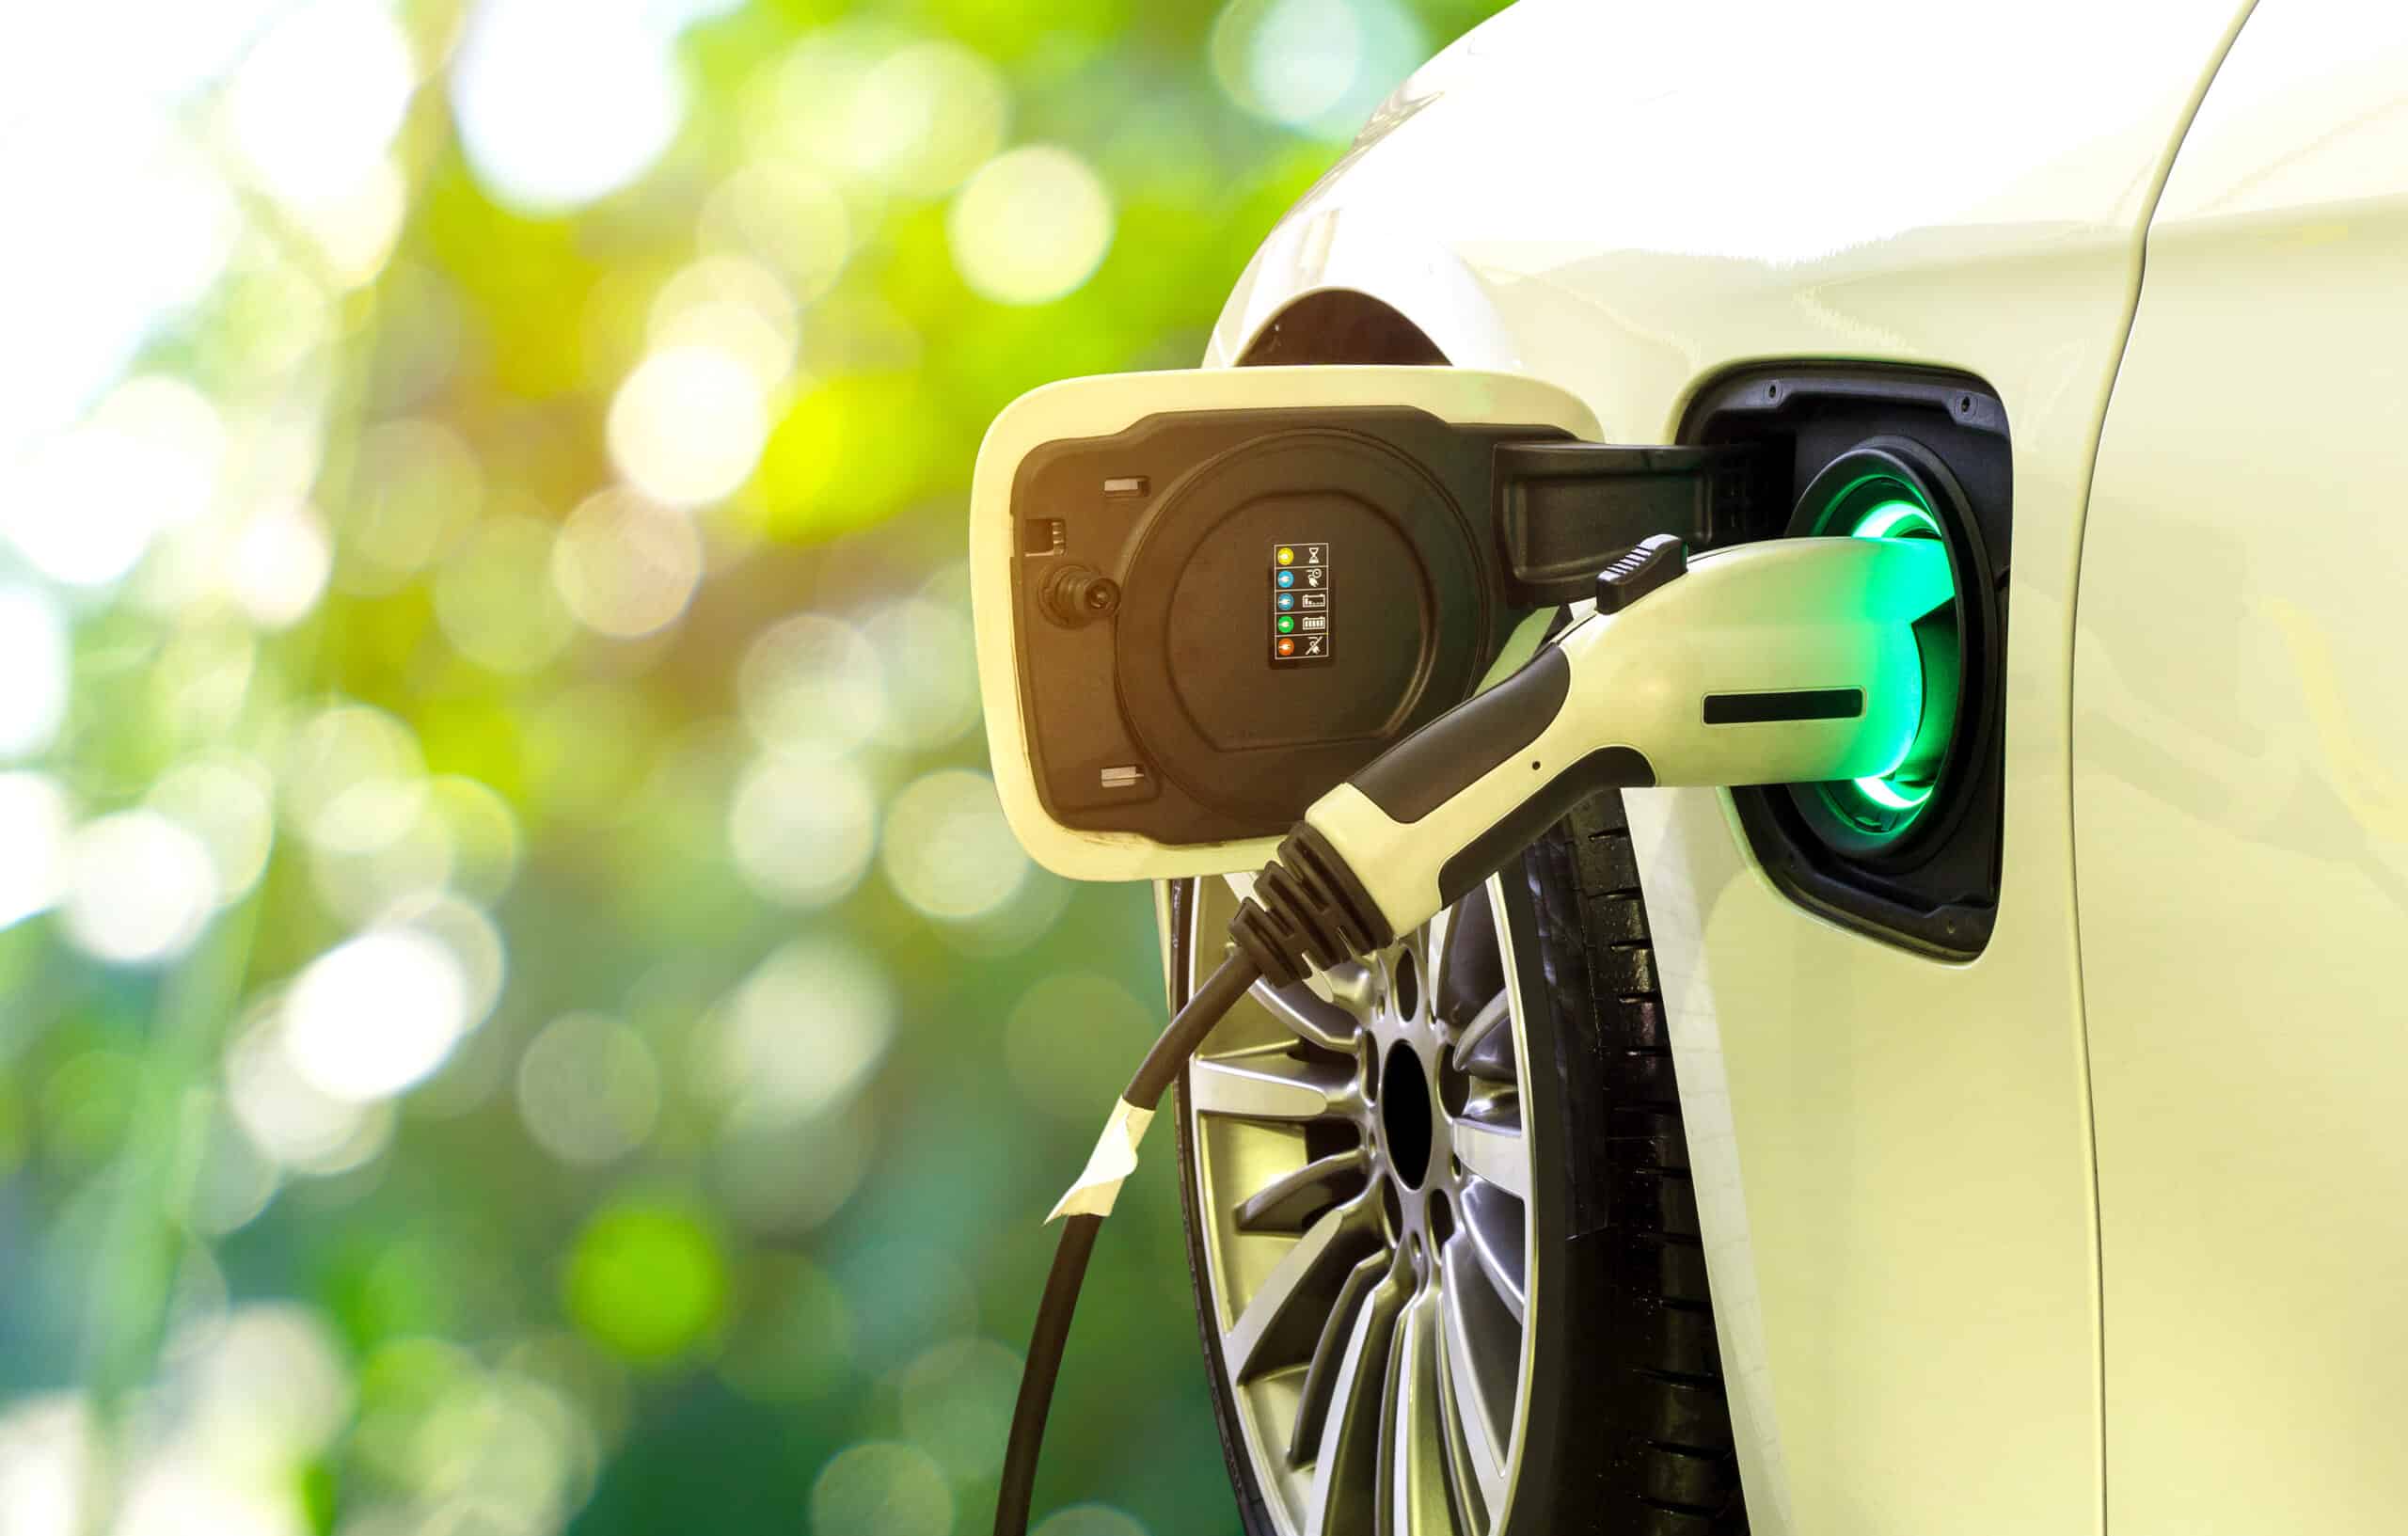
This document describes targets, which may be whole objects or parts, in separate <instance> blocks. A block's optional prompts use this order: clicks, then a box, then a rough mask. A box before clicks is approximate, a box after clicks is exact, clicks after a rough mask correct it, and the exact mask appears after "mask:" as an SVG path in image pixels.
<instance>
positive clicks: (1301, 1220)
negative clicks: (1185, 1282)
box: [1189, 891, 1531, 1536]
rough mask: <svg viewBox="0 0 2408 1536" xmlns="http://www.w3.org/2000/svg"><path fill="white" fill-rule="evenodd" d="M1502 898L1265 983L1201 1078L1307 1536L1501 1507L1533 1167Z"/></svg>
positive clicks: (1250, 1423) (1202, 1104) (1409, 1534)
mask: <svg viewBox="0 0 2408 1536" xmlns="http://www.w3.org/2000/svg"><path fill="white" fill-rule="evenodd" d="M1497 899H1498V898H1497V896H1496V895H1495V893H1494V892H1493V891H1484V892H1481V893H1479V894H1478V895H1475V896H1474V897H1472V898H1470V899H1468V900H1466V901H1465V903H1464V904H1463V906H1461V907H1459V908H1456V909H1451V910H1450V911H1447V912H1443V913H1441V914H1440V915H1439V916H1438V918H1436V919H1435V920H1434V921H1433V923H1432V924H1431V926H1430V927H1429V928H1428V929H1427V930H1425V931H1421V932H1416V933H1413V934H1409V935H1407V936H1405V937H1404V939H1403V940H1402V941H1401V942H1399V943H1397V944H1396V945H1394V946H1392V947H1390V948H1389V949H1388V950H1386V951H1385V952H1384V953H1382V954H1380V955H1378V956H1375V957H1372V958H1369V959H1367V960H1366V961H1364V962H1363V963H1360V964H1355V965H1347V966H1341V967H1339V968H1338V969H1336V970H1334V971H1332V972H1330V973H1327V974H1324V975H1323V976H1320V977H1317V978H1316V983H1315V986H1314V987H1313V988H1311V989H1309V990H1308V989H1305V988H1290V989H1284V990H1276V991H1274V990H1270V989H1267V988H1262V987H1258V988H1257V989H1256V990H1255V992H1254V993H1253V994H1252V1001H1253V1005H1254V1006H1253V1007H1252V1008H1251V1009H1248V1008H1240V1009H1238V1010H1233V1014H1232V1018H1231V1020H1230V1021H1227V1022H1225V1024H1224V1026H1223V1027H1222V1028H1221V1029H1220V1030H1217V1031H1216V1032H1215V1033H1214V1035H1213V1037H1212V1039H1211V1040H1210V1041H1208V1042H1207V1045H1206V1048H1205V1051H1204V1052H1203V1053H1202V1054H1200V1055H1199V1056H1198V1058H1197V1059H1196V1062H1195V1063H1194V1064H1193V1066H1192V1067H1191V1069H1190V1101H1189V1113H1190V1114H1191V1115H1192V1116H1194V1122H1193V1124H1194V1131H1193V1134H1194V1135H1195V1137H1196V1146H1197V1148H1198V1159H1197V1162H1198V1171H1199V1173H1200V1175H1201V1177H1202V1180H1203V1187H1204V1188H1205V1189H1206V1190H1207V1191H1208V1192H1209V1198H1210V1199H1211V1200H1212V1202H1213V1204H1214V1205H1215V1206H1216V1208H1217V1209H1218V1211H1220V1212H1221V1213H1222V1214H1220V1215H1219V1216H1217V1217H1216V1218H1215V1219H1214V1222H1213V1234H1212V1237H1211V1238H1210V1239H1208V1251H1209V1255H1210V1259H1209V1269H1210V1276H1211V1284H1212V1287H1213V1289H1214V1291H1215V1292H1216V1294H1218V1295H1219V1296H1220V1297H1221V1298H1222V1302H1221V1305H1222V1306H1223V1307H1224V1308H1225V1310H1224V1312H1223V1316H1224V1319H1225V1322H1224V1326H1223V1337H1222V1345H1221V1354H1222V1365H1223V1369H1224V1370H1225V1371H1226V1372H1227V1374H1228V1381H1229V1385H1230V1387H1231V1389H1232V1391H1233V1392H1234V1393H1235V1394H1236V1396H1237V1399H1238V1402H1239V1413H1240V1417H1241V1418H1242V1420H1243V1421H1244V1433H1245V1437H1246V1440H1247V1443H1248V1451H1249V1456H1250V1457H1251V1458H1252V1459H1253V1460H1254V1462H1255V1465H1256V1466H1257V1468H1258V1470H1259V1474H1260V1475H1261V1476H1262V1478H1263V1486H1264V1489H1265V1492H1266V1493H1267V1494H1272V1495H1275V1497H1274V1500H1273V1502H1274V1505H1275V1509H1276V1511H1277V1513H1278V1515H1279V1516H1280V1517H1281V1518H1280V1519H1279V1522H1278V1523H1279V1525H1280V1528H1282V1530H1283V1531H1286V1532H1290V1533H1291V1536H1336V1533H1338V1532H1343V1531H1350V1530H1355V1529H1358V1528H1360V1529H1370V1528H1375V1527H1376V1528H1381V1529H1388V1530H1394V1531H1397V1532H1399V1533H1400V1536H1488V1533H1490V1532H1493V1531H1494V1530H1495V1529H1496V1528H1497V1524H1498V1523H1499V1520H1500V1517H1501V1516H1502V1514H1503V1512H1504V1509H1505V1506H1506V1503H1507V1501H1508V1497H1509V1494H1510V1490H1511V1486H1512V1482H1513V1464H1514V1461H1515V1454H1514V1445H1513V1442H1514V1439H1515V1437H1516V1433H1517V1428H1516V1426H1517V1420H1518V1412H1517V1404H1518V1401H1519V1399H1520V1397H1521V1394H1522V1391H1523V1389H1524V1384H1525V1383H1527V1381H1528V1379H1529V1357H1528V1336H1527V1329H1526V1327H1525V1324H1524V1312H1525V1309H1526V1306H1527V1297H1528V1296H1529V1288H1530V1279H1531V1276H1530V1275H1529V1263H1528V1250H1529V1213H1528V1201H1529V1185H1530V1159H1529V1147H1528V1144H1527V1143H1526V1141H1525V1140H1524V1127H1523V1122H1522V1107H1521V1085H1520V1079H1519V1058H1520V1043H1519V1037H1520V1019H1519V1015H1518V1012H1517V1011H1516V1008H1517V1005H1516V1004H1515V1002H1514V999H1513V992H1512V989H1511V987H1509V986H1508V985H1506V982H1505V979H1504V978H1505V976H1506V975H1507V974H1510V972H1511V971H1512V966H1511V964H1510V961H1509V959H1508V955H1509V954H1510V943H1511V936H1510V935H1509V934H1508V933H1507V932H1506V931H1505V925H1504V923H1503V920H1502V913H1501V911H1498V910H1497V906H1496V902H1497ZM1200 920H1201V919H1200V918H1199V921H1200ZM1383 1467H1385V1468H1387V1469H1388V1470H1387V1471H1386V1472H1383V1471H1381V1470H1380V1469H1381V1468H1383Z"/></svg>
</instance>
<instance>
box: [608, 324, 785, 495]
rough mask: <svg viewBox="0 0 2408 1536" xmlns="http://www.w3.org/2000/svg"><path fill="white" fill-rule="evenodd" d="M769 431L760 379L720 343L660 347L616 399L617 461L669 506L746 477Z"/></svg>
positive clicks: (613, 452) (613, 436)
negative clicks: (719, 344)
mask: <svg viewBox="0 0 2408 1536" xmlns="http://www.w3.org/2000/svg"><path fill="white" fill-rule="evenodd" d="M768 435H769V420H768V411H767V409H766V408H765V406H764V404H763V402H762V398H761V384H760V381H759V380H758V379H757V378H756V377H755V376H754V373H753V369H752V368H750V367H748V366H747V365H746V362H745V359H744V357H742V356H739V355H737V353H734V352H730V351H728V350H727V349H725V348H723V347H721V346H717V345H707V344H699V343H687V344H681V345H676V346H669V347H663V348H661V349H660V350H659V351H657V352H655V353H653V354H652V355H650V356H647V357H645V358H644V359H643V361H642V362H641V363H638V364H637V365H636V368H635V371H634V372H631V373H629V374H628V375H627V377H626V382H625V383H623V384H622V385H620V386H619V392H618V394H617V395H616V396H615V397H613V398H612V400H611V402H610V458H611V462H613V463H614V464H616V465H617V466H618V467H619V472H620V473H621V474H623V475H625V476H626V477H627V480H628V482H629V483H632V484H633V485H634V486H635V487H636V488H637V489H639V490H641V491H642V492H643V493H644V494H645V495H646V496H649V497H651V498H652V499H655V500H657V501H663V502H667V503H668V504H669V505H671V506H681V507H683V506H699V505H701V504H702V503H704V502H707V501H716V500H718V499H720V498H721V497H723V496H726V495H727V494H728V493H729V492H731V491H733V490H735V489H736V488H737V486H738V485H741V484H743V483H744V481H745V478H746V477H747V476H749V475H751V474H752V472H753V465H754V464H756V463H758V462H759V461H760V457H761V447H762V444H763V443H765V442H766V441H767V440H768Z"/></svg>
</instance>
